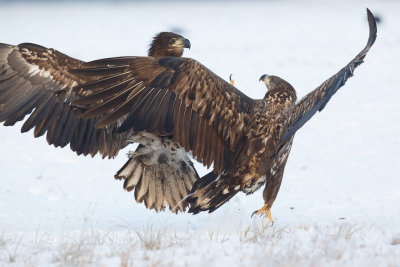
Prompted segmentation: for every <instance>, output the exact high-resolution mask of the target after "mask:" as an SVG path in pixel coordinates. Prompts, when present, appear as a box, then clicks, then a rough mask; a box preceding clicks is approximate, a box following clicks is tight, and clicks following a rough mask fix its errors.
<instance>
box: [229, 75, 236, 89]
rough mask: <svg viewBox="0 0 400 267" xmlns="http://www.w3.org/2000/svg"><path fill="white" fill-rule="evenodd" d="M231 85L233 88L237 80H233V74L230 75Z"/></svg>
mask: <svg viewBox="0 0 400 267" xmlns="http://www.w3.org/2000/svg"><path fill="white" fill-rule="evenodd" d="M229 83H230V84H231V85H232V86H233V85H235V80H232V74H231V75H229Z"/></svg>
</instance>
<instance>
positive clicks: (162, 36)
mask: <svg viewBox="0 0 400 267" xmlns="http://www.w3.org/2000/svg"><path fill="white" fill-rule="evenodd" d="M184 48H189V49H190V41H189V40H188V39H186V38H184V37H183V36H181V35H179V34H176V33H173V32H160V33H159V34H157V35H156V36H154V38H153V42H152V43H151V45H150V48H149V56H151V57H181V56H182V55H183V49H184Z"/></svg>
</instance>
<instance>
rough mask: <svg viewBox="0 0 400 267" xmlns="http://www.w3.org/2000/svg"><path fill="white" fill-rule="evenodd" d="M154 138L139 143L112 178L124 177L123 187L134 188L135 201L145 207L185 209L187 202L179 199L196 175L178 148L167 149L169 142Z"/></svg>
mask: <svg viewBox="0 0 400 267" xmlns="http://www.w3.org/2000/svg"><path fill="white" fill-rule="evenodd" d="M158 141H160V140H156V141H155V142H153V143H152V144H146V145H139V146H138V148H137V149H136V151H135V152H134V153H131V154H130V155H129V159H128V161H127V162H126V163H125V164H124V166H123V167H122V168H121V169H120V170H119V171H118V172H117V173H116V174H115V176H114V178H115V179H119V180H121V179H123V180H125V181H124V189H125V190H127V191H133V190H135V194H134V195H135V200H136V201H137V202H139V203H140V202H144V204H145V206H146V207H147V208H149V209H156V210H157V211H161V210H164V209H165V208H166V207H169V208H170V209H171V210H172V211H174V212H178V210H179V211H185V209H186V207H187V205H188V204H187V202H186V201H181V200H182V199H184V198H185V196H186V195H188V193H189V192H190V190H191V189H192V187H193V184H194V182H195V181H196V180H197V179H198V178H199V177H198V174H197V172H196V170H195V169H194V166H193V164H192V162H191V161H190V159H189V158H188V157H187V156H186V154H185V153H184V152H182V151H180V149H181V148H176V147H174V149H173V150H170V147H169V146H168V145H170V144H166V143H165V142H164V141H162V140H161V141H160V143H159V142H158Z"/></svg>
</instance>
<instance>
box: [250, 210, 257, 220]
mask: <svg viewBox="0 0 400 267" xmlns="http://www.w3.org/2000/svg"><path fill="white" fill-rule="evenodd" d="M257 212H258V210H256V211H254V212H253V213H252V214H251V217H250V218H253V216H254V214H257Z"/></svg>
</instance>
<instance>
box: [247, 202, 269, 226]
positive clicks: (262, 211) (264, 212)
mask: <svg viewBox="0 0 400 267" xmlns="http://www.w3.org/2000/svg"><path fill="white" fill-rule="evenodd" d="M254 214H256V215H267V217H268V219H269V220H270V221H271V222H272V223H274V221H273V219H272V215H271V209H270V208H268V203H265V205H264V206H263V207H262V208H261V209H259V210H256V211H255V212H253V213H252V214H251V217H253V216H254Z"/></svg>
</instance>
